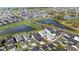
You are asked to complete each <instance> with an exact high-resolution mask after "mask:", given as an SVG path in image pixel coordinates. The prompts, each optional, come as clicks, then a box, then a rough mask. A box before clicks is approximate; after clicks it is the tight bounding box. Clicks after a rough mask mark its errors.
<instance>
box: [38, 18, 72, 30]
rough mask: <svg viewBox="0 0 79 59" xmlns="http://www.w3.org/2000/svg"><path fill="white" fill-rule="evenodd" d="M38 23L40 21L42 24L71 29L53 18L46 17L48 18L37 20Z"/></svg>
mask: <svg viewBox="0 0 79 59" xmlns="http://www.w3.org/2000/svg"><path fill="white" fill-rule="evenodd" d="M38 22H39V23H42V24H52V25H54V26H56V27H58V28H62V29H68V30H72V29H71V28H69V27H67V26H65V25H63V24H61V23H59V22H58V21H56V20H53V19H48V20H39V21H38Z"/></svg>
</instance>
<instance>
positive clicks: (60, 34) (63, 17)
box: [0, 7, 79, 51]
mask: <svg viewBox="0 0 79 59" xmlns="http://www.w3.org/2000/svg"><path fill="white" fill-rule="evenodd" d="M0 51H79V8H77V7H75V8H74V7H29V8H25V7H20V8H18V7H16V8H0Z"/></svg>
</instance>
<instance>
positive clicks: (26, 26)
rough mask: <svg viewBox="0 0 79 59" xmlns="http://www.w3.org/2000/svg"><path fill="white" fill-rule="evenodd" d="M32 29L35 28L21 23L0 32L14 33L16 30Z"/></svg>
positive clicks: (26, 30) (25, 30)
mask: <svg viewBox="0 0 79 59" xmlns="http://www.w3.org/2000/svg"><path fill="white" fill-rule="evenodd" d="M32 30H35V28H33V27H31V26H28V25H24V24H23V25H20V26H15V27H12V28H8V29H5V30H3V31H0V34H12V33H16V32H28V31H32Z"/></svg>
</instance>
